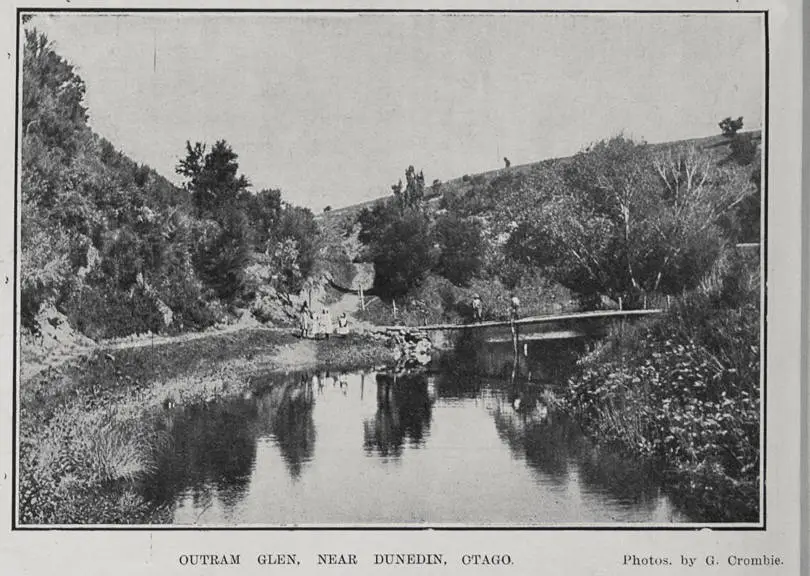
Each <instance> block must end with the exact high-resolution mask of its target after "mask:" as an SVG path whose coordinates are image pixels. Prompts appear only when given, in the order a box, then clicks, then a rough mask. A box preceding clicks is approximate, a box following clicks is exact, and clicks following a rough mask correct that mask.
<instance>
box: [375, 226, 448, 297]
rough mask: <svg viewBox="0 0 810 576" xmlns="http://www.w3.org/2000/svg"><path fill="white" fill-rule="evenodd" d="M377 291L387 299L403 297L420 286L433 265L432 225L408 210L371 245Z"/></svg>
mask: <svg viewBox="0 0 810 576" xmlns="http://www.w3.org/2000/svg"><path fill="white" fill-rule="evenodd" d="M371 252H372V254H371V257H372V261H373V262H374V272H375V277H374V289H375V290H376V291H377V293H378V294H380V295H382V296H385V297H395V296H402V295H403V294H405V293H407V292H408V290H410V289H411V288H414V287H416V286H418V285H419V284H420V283H421V282H422V280H423V279H424V277H425V274H426V273H427V272H428V270H430V268H431V267H432V263H433V254H432V243H431V233H430V222H429V221H428V219H427V216H426V215H424V214H423V213H421V212H419V211H412V210H408V211H405V212H404V213H403V214H402V216H401V217H400V218H398V219H396V220H394V221H393V222H391V224H390V225H388V226H387V227H386V228H385V229H384V230H382V231H381V233H380V236H379V237H378V238H377V239H375V241H374V242H373V244H372V246H371Z"/></svg>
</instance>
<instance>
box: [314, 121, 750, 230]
mask: <svg viewBox="0 0 810 576" xmlns="http://www.w3.org/2000/svg"><path fill="white" fill-rule="evenodd" d="M739 135H740V136H744V137H747V138H750V139H751V140H752V141H754V142H759V141H761V138H762V132H761V131H760V130H751V131H746V132H740V133H739ZM649 146H650V148H651V149H654V150H667V149H671V148H677V147H680V146H695V147H697V148H698V149H700V150H703V151H706V152H707V153H708V154H710V155H711V157H712V158H713V159H715V160H716V161H720V162H722V161H723V160H726V159H730V158H731V157H732V155H733V152H732V150H731V139H729V138H727V137H725V136H722V135H719V134H718V135H716V136H705V137H702V138H690V139H686V140H673V141H670V142H660V143H655V144H650V145H649ZM571 158H572V157H571V156H566V157H560V158H548V159H545V160H538V161H537V162H529V163H527V164H519V165H513V166H510V167H509V168H499V169H496V170H489V171H486V172H479V173H477V174H467V175H463V176H459V177H457V178H453V179H452V180H447V181H446V182H443V183H442V185H441V191H440V193H439V194H438V195H433V194H431V192H430V191H428V193H427V199H428V201H429V202H430V203H431V205H432V206H434V207H436V208H438V206H439V203H440V201H441V199H442V198H443V197H445V196H449V195H454V194H456V195H464V194H467V193H469V192H470V191H472V190H473V189H474V187H475V186H476V185H483V186H486V185H487V184H489V183H490V182H492V181H493V180H495V179H497V178H502V177H504V176H511V177H514V176H526V175H528V174H530V173H531V172H532V171H533V170H536V169H538V168H540V167H548V166H552V165H555V164H564V163H566V162H568V161H570V160H571ZM390 197H391V196H390V195H388V196H381V197H379V198H374V199H372V200H367V201H365V202H360V203H357V204H350V205H348V206H342V207H339V208H333V209H332V210H330V211H328V212H323V213H321V214H318V215H316V217H315V218H316V220H318V221H320V222H325V223H326V224H327V225H328V226H335V225H339V223H341V222H346V221H351V220H353V219H356V217H357V215H358V214H359V213H360V212H361V211H362V210H364V209H371V208H373V207H374V206H375V205H377V204H378V203H380V202H383V201H385V200H386V199H388V198H390Z"/></svg>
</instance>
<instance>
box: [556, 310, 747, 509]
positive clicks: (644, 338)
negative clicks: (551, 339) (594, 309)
mask: <svg viewBox="0 0 810 576" xmlns="http://www.w3.org/2000/svg"><path fill="white" fill-rule="evenodd" d="M758 335H759V313H758V310H757V309H756V308H754V307H749V308H736V309H728V308H722V307H720V308H718V307H715V306H713V305H712V303H711V302H710V299H709V298H707V297H705V296H702V295H693V296H692V297H689V298H686V299H684V300H683V301H680V302H678V303H677V304H676V306H674V307H673V309H672V310H670V311H669V312H668V314H667V315H666V316H664V317H663V318H660V319H656V320H649V321H645V322H643V323H640V324H638V325H636V326H633V327H619V328H617V329H616V330H615V331H614V332H613V333H612V334H611V335H610V336H609V337H608V338H607V339H606V340H605V341H603V342H602V343H600V344H599V345H598V346H597V348H596V349H595V350H594V351H593V352H591V353H590V354H588V355H586V356H585V357H583V358H582V359H580V361H579V371H578V374H577V376H576V377H574V378H572V379H571V381H570V382H569V388H568V390H567V394H566V397H565V402H566V406H567V408H568V410H569V412H571V413H572V414H573V415H574V416H575V417H576V418H577V420H578V421H579V422H580V424H581V426H582V427H583V429H584V430H585V431H586V432H588V433H589V434H590V435H591V436H592V437H593V438H595V439H598V441H599V442H602V443H607V444H613V445H618V446H619V447H620V448H621V449H622V450H624V451H626V452H627V453H628V454H630V455H632V456H634V457H641V458H644V459H646V460H648V461H650V462H652V463H653V468H654V469H655V470H657V472H658V473H659V475H660V476H661V477H662V478H664V479H665V481H666V482H667V484H668V485H669V486H671V493H672V494H673V496H674V497H675V500H676V501H677V502H678V503H679V504H680V505H681V506H682V507H683V508H684V510H686V511H687V512H688V513H690V515H692V516H694V517H696V518H701V519H705V520H706V521H709V522H756V521H758V519H759V503H760V450H759V448H760V407H761V406H760V360H759V349H758V346H757V344H758Z"/></svg>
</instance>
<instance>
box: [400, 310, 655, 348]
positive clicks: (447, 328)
mask: <svg viewBox="0 0 810 576" xmlns="http://www.w3.org/2000/svg"><path fill="white" fill-rule="evenodd" d="M661 313H663V310H660V309H653V310H599V311H594V312H575V313H572V314H556V315H548V316H531V317H528V318H519V319H517V320H515V321H511V320H498V321H486V322H475V323H471V324H431V325H427V326H418V327H417V326H389V327H386V328H385V329H386V330H397V329H401V330H419V331H422V332H427V333H428V336H429V337H430V339H431V341H432V342H433V345H434V346H436V347H438V348H444V347H448V346H451V345H452V343H453V336H454V335H456V334H458V333H460V332H463V331H466V330H474V331H476V332H480V333H482V336H483V338H484V340H485V341H486V342H490V343H498V342H513V341H514V337H515V334H516V335H517V339H518V341H520V342H530V341H536V340H565V339H569V338H584V337H591V338H594V337H600V336H604V335H605V334H606V333H607V331H608V329H609V326H610V325H611V324H613V323H615V322H625V321H628V320H637V319H640V318H644V317H648V316H654V315H656V314H661ZM513 330H514V332H513Z"/></svg>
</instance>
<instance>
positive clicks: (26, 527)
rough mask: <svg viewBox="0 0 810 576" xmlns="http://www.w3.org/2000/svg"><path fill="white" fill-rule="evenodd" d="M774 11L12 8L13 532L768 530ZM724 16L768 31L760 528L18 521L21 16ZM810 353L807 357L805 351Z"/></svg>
mask: <svg viewBox="0 0 810 576" xmlns="http://www.w3.org/2000/svg"><path fill="white" fill-rule="evenodd" d="M770 11H771V8H770V7H769V8H763V9H740V10H728V9H710V8H708V9H684V10H677V9H523V8H516V9H482V8H470V9H464V8H422V9H419V8H403V9H394V8H309V7H302V8H245V7H231V8H225V7H221V8H207V7H202V8H180V7H148V8H146V7H130V8H119V7H109V8H104V7H100V8H87V7H77V8H72V7H68V8H65V7H28V8H26V7H20V6H17V7H16V8H15V13H16V22H15V28H16V55H15V57H16V69H15V93H14V98H15V100H14V240H13V249H14V263H13V281H14V291H13V310H12V314H13V334H12V342H13V347H12V371H13V378H12V418H11V423H12V462H11V464H12V467H11V492H12V496H11V531H12V532H41V531H57V532H59V531H67V532H172V531H178V532H223V531H234V532H239V531H270V532H273V531H285V532H319V531H320V532H326V531H328V532H335V531H337V532H342V531H371V532H377V531H381V532H382V531H436V532H442V531H444V532H446V531H451V532H464V531H498V532H500V531H510V532H511V531H520V532H524V531H542V532H548V531H553V532H558V531H559V532H562V531H587V532H600V531H621V532H646V531H675V532H695V531H701V530H706V529H709V530H712V531H739V532H766V531H767V523H768V522H767V519H768V516H767V485H766V480H767V471H768V468H767V448H768V445H767V430H768V426H767V399H768V386H767V368H768V364H767V358H768V349H767V342H768V248H769V246H768V211H769V210H768V209H769V188H770V186H769V165H770V124H769V120H770V117H769V113H770V65H771V52H770V32H771V30H770V20H769V13H770ZM38 13H39V14H42V13H44V14H57V13H62V14H64V13H67V14H109V15H115V14H120V15H127V14H186V13H191V14H217V13H220V14H250V13H253V14H312V15H317V14H341V13H343V14H391V15H396V14H457V15H465V14H473V15H484V14H581V15H586V14H595V15H609V14H635V15H647V14H672V15H678V14H726V15H752V14H758V15H761V16H762V23H763V26H764V30H763V32H764V35H763V49H764V53H763V57H764V59H763V64H764V68H763V94H762V97H763V102H762V105H763V127H762V139H761V142H762V144H761V147H762V195H761V220H760V223H761V232H760V247H759V250H760V253H759V266H760V273H761V295H760V343H761V347H760V348H761V350H760V481H759V491H760V500H759V504H760V506H759V507H760V510H759V521H758V522H724V523H711V522H694V523H682V524H674V525H667V524H652V525H650V524H649V523H647V524H645V523H626V524H608V523H604V524H602V523H600V524H593V523H590V524H589V523H582V524H574V523H562V524H559V525H553V524H552V525H522V524H521V525H501V524H478V525H464V524H431V523H424V524H419V525H414V524H380V525H375V524H370V525H369V524H362V525H359V524H358V525H355V524H346V525H343V524H317V525H309V524H307V525H244V526H240V525H233V526H228V525H222V526H220V525H201V526H195V525H174V524H87V525H82V524H42V525H39V524H21V523H20V522H19V515H18V512H19V510H18V499H19V484H18V482H19V474H18V466H19V458H18V452H19V445H18V444H19V443H18V440H19V439H18V435H19V430H18V426H19V419H18V412H19V395H20V376H21V375H20V353H19V348H18V347H19V345H20V341H19V340H20V328H21V325H20V317H19V295H18V290H19V289H20V284H19V282H20V278H19V275H20V258H21V254H20V244H19V239H18V238H19V234H20V229H21V222H20V209H19V205H20V194H21V191H20V164H21V153H22V145H21V141H20V123H21V110H20V107H21V106H20V102H21V93H22V71H23V70H22V58H21V56H22V45H21V29H22V27H23V26H22V16H23V15H24V14H38ZM805 354H806V353H805Z"/></svg>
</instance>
